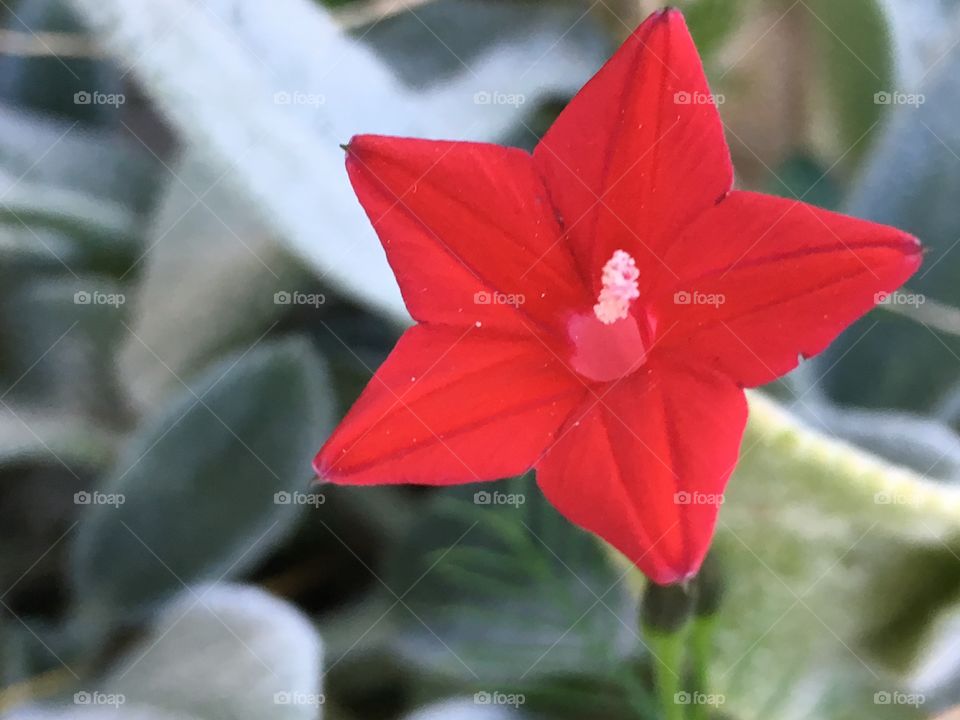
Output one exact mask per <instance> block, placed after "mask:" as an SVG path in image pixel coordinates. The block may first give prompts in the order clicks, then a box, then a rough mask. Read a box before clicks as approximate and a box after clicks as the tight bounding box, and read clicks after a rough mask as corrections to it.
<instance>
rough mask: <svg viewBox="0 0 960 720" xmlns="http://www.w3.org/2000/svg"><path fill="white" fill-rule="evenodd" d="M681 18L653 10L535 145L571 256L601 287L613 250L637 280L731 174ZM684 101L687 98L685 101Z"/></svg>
mask: <svg viewBox="0 0 960 720" xmlns="http://www.w3.org/2000/svg"><path fill="white" fill-rule="evenodd" d="M709 93H710V89H709V87H708V85H707V81H706V78H705V77H704V74H703V67H702V65H701V64H700V58H699V56H698V55H697V50H696V47H695V46H694V44H693V40H692V39H691V37H690V34H689V32H688V31H687V26H686V24H685V23H684V20H683V16H682V15H681V14H680V13H679V12H678V11H676V10H664V11H661V12H659V13H656V14H655V15H653V16H652V17H651V18H650V19H648V20H647V21H646V22H645V23H643V25H641V26H640V27H639V28H638V29H637V31H636V32H635V33H634V34H633V35H632V36H631V37H630V38H629V39H628V40H627V41H626V42H625V43H624V44H623V46H622V47H621V48H620V49H619V50H618V51H617V53H616V54H615V55H614V56H613V58H612V59H611V60H610V61H609V62H608V63H607V64H606V65H604V67H603V68H602V69H601V70H600V72H598V73H597V74H596V75H595V76H594V77H593V79H592V80H590V82H588V83H587V84H586V85H585V86H584V88H583V89H582V90H581V91H580V92H579V93H578V94H577V96H576V97H574V98H573V100H572V101H571V102H570V104H569V105H568V106H567V107H566V109H565V110H564V111H563V112H562V113H561V115H560V117H559V118H558V119H557V121H556V123H554V125H553V127H551V128H550V130H549V132H547V134H546V135H545V136H544V138H543V140H542V141H541V142H540V144H539V145H538V146H537V148H536V150H535V151H534V160H535V161H536V163H537V167H538V168H539V169H540V171H541V173H542V175H543V177H544V179H545V181H546V184H547V189H548V190H549V192H550V195H551V197H552V199H553V202H554V204H555V205H556V206H557V207H558V209H559V210H560V213H561V215H562V217H563V223H564V228H565V231H566V233H567V236H568V238H569V244H570V246H571V248H572V249H573V252H574V255H575V256H576V257H577V259H578V261H579V262H580V265H581V267H582V268H583V269H584V273H585V275H586V276H587V277H589V278H590V279H591V281H592V282H593V283H595V285H594V287H593V289H594V291H596V290H597V289H598V287H597V285H596V284H598V283H599V279H600V269H601V268H602V266H603V263H605V262H606V261H607V260H608V259H609V258H610V256H611V255H613V252H614V251H615V250H617V249H623V250H626V251H627V252H629V253H630V254H631V255H633V257H634V258H635V259H636V261H637V265H638V266H639V267H640V268H641V283H642V284H643V283H645V282H646V281H647V280H648V279H649V277H651V276H652V275H653V274H659V273H663V272H667V273H669V269H668V268H666V267H665V266H664V265H663V263H662V261H661V260H660V258H662V257H663V254H664V252H665V251H666V248H667V247H669V245H670V243H671V242H672V240H673V238H674V236H675V235H676V233H677V232H678V230H680V229H682V227H683V226H684V225H686V224H687V223H688V222H690V221H692V220H693V219H694V218H696V217H697V215H699V214H700V213H701V212H702V211H704V210H705V209H707V208H709V207H711V206H712V205H714V204H715V203H716V202H717V201H718V200H720V198H722V197H723V196H724V195H725V194H726V193H727V192H728V191H729V190H730V187H731V185H732V182H733V167H732V165H731V163H730V153H729V151H728V150H727V144H726V141H725V139H724V136H723V125H722V123H721V122H720V116H719V114H718V113H717V110H716V107H715V106H714V104H713V101H712V99H711V98H710V95H709ZM684 101H687V102H684Z"/></svg>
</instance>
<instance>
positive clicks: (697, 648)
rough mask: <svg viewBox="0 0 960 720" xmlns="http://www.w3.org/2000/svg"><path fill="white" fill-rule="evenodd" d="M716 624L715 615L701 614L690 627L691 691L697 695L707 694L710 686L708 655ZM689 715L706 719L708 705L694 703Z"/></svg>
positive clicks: (694, 718) (693, 719)
mask: <svg viewBox="0 0 960 720" xmlns="http://www.w3.org/2000/svg"><path fill="white" fill-rule="evenodd" d="M715 626H716V616H715V615H709V616H702V617H698V618H696V619H695V620H694V621H693V623H692V625H691V628H690V636H689V640H690V644H689V647H690V659H691V666H692V668H693V691H694V693H699V697H705V696H707V695H708V694H709V693H710V691H711V686H710V655H711V651H712V644H713V630H714V627H715ZM692 707H693V709H692V712H691V713H690V716H691V718H692V720H708V719H709V717H710V707H709V706H708V705H707V704H706V703H702V702H701V703H695V704H694V705H693V706H692Z"/></svg>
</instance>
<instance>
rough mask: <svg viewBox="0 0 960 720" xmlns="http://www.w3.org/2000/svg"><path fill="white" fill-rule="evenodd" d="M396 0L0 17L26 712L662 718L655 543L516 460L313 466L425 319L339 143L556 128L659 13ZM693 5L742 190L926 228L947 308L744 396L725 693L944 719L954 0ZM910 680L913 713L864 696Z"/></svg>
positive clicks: (7, 482) (2, 588) (0, 701)
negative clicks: (478, 478) (654, 649)
mask: <svg viewBox="0 0 960 720" xmlns="http://www.w3.org/2000/svg"><path fill="white" fill-rule="evenodd" d="M390 5H392V4H391V3H381V2H372V1H371V2H365V1H363V0H359V1H355V2H350V3H341V2H325V3H307V2H300V1H298V0H278V1H277V2H274V3H258V2H254V1H253V0H203V2H200V3H196V2H191V1H190V0H169V1H168V2H164V3H156V2H151V1H150V0H71V1H70V2H66V1H65V0H19V2H16V3H8V4H7V5H4V6H3V9H2V10H0V28H2V29H4V30H5V31H7V33H8V34H5V35H4V36H3V40H4V41H5V42H4V43H3V44H0V102H2V104H0V199H2V203H0V475H2V482H0V498H2V505H0V528H2V537H3V543H2V546H0V547H2V550H0V678H2V682H3V684H4V686H5V687H6V689H5V690H4V691H3V692H2V694H0V712H3V713H7V714H5V715H4V717H15V718H21V719H26V718H63V717H69V718H89V719H91V720H98V719H99V718H105V717H125V718H128V719H131V720H133V719H136V718H142V719H143V720H162V719H163V718H173V717H175V718H181V719H184V718H186V719H187V720H189V719H190V718H193V719H194V720H219V718H239V719H241V720H243V719H244V718H247V717H250V718H254V717H258V718H259V717H277V718H289V719H290V720H300V719H301V718H302V719H303V720H307V719H308V718H317V717H319V716H320V715H321V714H323V715H325V716H326V717H327V718H333V719H334V720H366V719H367V718H371V719H374V720H376V719H378V718H383V719H384V720H387V719H388V718H397V717H399V716H401V715H403V714H405V713H415V715H411V716H410V717H411V718H416V720H428V719H429V720H434V719H435V718H476V719H477V720H483V719H485V718H486V719H491V720H492V719H497V718H503V717H516V716H517V715H518V714H523V713H525V714H527V715H530V716H537V717H547V718H570V719H571V720H573V719H574V718H586V717H590V718H593V717H603V718H610V719H613V720H616V719H618V718H623V719H624V720H626V719H628V718H657V717H659V716H660V715H659V711H658V710H657V708H656V705H655V702H654V700H653V698H652V696H651V691H650V684H651V674H652V672H653V670H654V668H655V667H656V663H657V662H658V660H657V658H656V657H654V656H653V655H652V654H651V653H650V652H649V650H648V649H647V645H648V644H649V643H648V642H647V640H649V638H644V637H643V634H642V632H641V631H640V629H639V627H638V625H637V622H636V617H635V615H636V603H637V600H636V598H637V593H636V591H637V589H638V588H637V584H636V583H635V582H633V578H632V573H631V572H630V571H629V570H628V569H625V568H623V567H621V566H620V564H619V561H618V560H617V559H616V558H614V557H613V556H612V555H611V554H610V553H608V552H607V551H606V550H605V549H603V548H601V547H600V546H598V545H597V544H596V542H595V541H594V539H593V538H592V537H590V536H588V535H586V534H584V533H582V532H580V531H579V530H577V529H575V528H573V527H572V526H570V525H569V524H568V523H566V522H565V521H563V520H562V518H560V517H559V516H558V515H557V514H556V513H555V512H554V511H553V510H552V509H551V508H550V507H549V506H548V505H547V504H546V503H545V502H544V501H543V499H542V497H541V496H540V494H539V492H538V491H537V489H536V488H535V486H534V483H533V482H532V479H531V478H529V477H525V478H518V479H514V480H511V481H508V482H507V483H501V484H497V485H484V486H482V487H480V486H478V487H472V486H471V487H464V488H457V489H451V490H444V491H439V492H438V491H424V490H420V489H411V488H393V487H390V488H363V489H359V488H358V489H348V488H326V487H324V488H314V489H311V488H310V486H309V481H310V468H309V459H310V456H311V454H312V453H313V452H314V451H315V450H316V449H317V448H318V447H319V445H320V443H321V442H322V440H323V438H324V437H325V435H326V433H327V432H329V430H330V428H331V427H332V424H333V422H334V421H335V419H336V418H337V417H339V416H340V415H341V414H342V413H343V411H344V409H345V408H346V407H347V406H348V405H349V403H350V402H352V400H353V399H354V398H355V397H356V396H357V394H358V393H359V391H360V389H361V388H362V386H363V384H364V383H365V382H366V381H367V379H368V378H369V377H370V375H371V373H372V371H373V369H375V368H376V367H377V366H378V365H379V363H380V362H382V360H383V359H384V358H385V357H386V355H387V353H388V352H389V351H390V349H391V348H392V346H393V344H394V343H395V341H396V338H397V337H398V335H399V333H400V332H401V330H402V328H403V326H404V325H405V324H406V323H407V322H408V321H409V320H408V318H407V316H406V314H405V311H404V310H403V307H402V304H401V303H400V300H399V294H398V293H397V291H396V287H395V284H394V282H393V280H392V276H391V274H390V270H389V268H388V266H387V265H386V263H385V261H384V258H383V255H382V252H381V250H380V248H379V246H378V243H377V241H376V239H375V237H374V236H373V233H372V231H371V229H370V228H369V226H368V223H367V221H366V219H365V218H364V217H363V214H362V212H361V211H360V210H359V208H358V207H357V205H356V203H355V201H354V199H353V196H352V193H351V191H350V188H349V185H348V184H347V182H346V181H345V178H344V174H343V169H342V155H341V151H340V150H339V148H338V145H339V143H341V142H343V141H344V140H346V139H347V138H349V136H350V135H351V134H353V133H355V132H370V131H379V132H392V133H398V134H405V135H422V136H428V137H465V138H470V139H479V140H491V141H508V142H510V143H511V144H516V145H519V146H522V147H527V148H529V147H532V145H533V144H534V143H535V141H536V138H537V136H538V135H539V134H540V133H542V132H543V130H544V129H545V128H546V127H548V126H549V124H550V122H551V121H552V119H553V118H554V117H555V116H556V114H557V113H558V112H559V111H560V109H561V108H562V106H563V103H564V102H565V101H566V99H567V98H568V97H569V96H570V95H572V93H573V92H575V91H576V90H577V88H579V86H580V85H581V84H582V83H583V82H584V81H585V80H586V79H587V78H589V77H590V75H591V74H592V73H593V72H594V71H595V70H596V69H597V67H598V66H599V65H600V63H601V62H602V61H603V59H604V57H606V56H607V55H608V54H609V53H610V52H611V51H612V49H613V48H614V47H615V45H616V43H617V42H618V41H619V40H620V39H622V38H623V37H624V36H625V34H626V33H628V32H629V31H630V30H632V27H633V26H634V25H635V24H636V23H637V22H639V21H640V20H641V19H642V17H643V16H644V15H645V14H646V13H647V12H649V11H650V10H652V9H653V7H654V5H655V3H653V2H646V1H639V0H623V1H622V2H617V1H614V0H610V2H606V3H600V4H594V5H592V6H591V5H590V4H589V3H582V2H578V1H576V0H551V1H550V2H525V1H520V0H499V1H495V0H434V2H425V3H420V4H418V5H417V6H416V7H414V8H412V9H411V10H410V11H407V12H397V11H396V10H394V9H392V8H391V7H390ZM678 5H679V6H680V7H681V9H682V10H683V11H684V12H685V14H686V16H687V20H688V23H689V24H690V27H691V30H692V32H693V35H694V37H695V39H696V41H697V43H698V46H699V47H700V49H701V51H702V53H703V56H704V62H705V65H706V67H707V70H708V73H709V75H710V77H711V80H712V82H713V85H714V89H715V91H716V92H717V93H719V94H721V95H722V96H723V103H722V105H721V107H720V110H721V114H722V116H723V119H724V122H725V123H726V125H727V130H728V137H729V139H730V142H731V146H732V149H733V152H734V155H735V161H736V164H737V168H738V184H739V185H740V186H743V187H751V188H756V189H762V190H766V191H769V192H774V193H778V194H781V195H784V196H786V197H792V198H798V199H803V200H805V201H809V202H813V203H815V204H818V205H821V206H824V207H829V208H839V209H844V210H847V211H849V212H851V213H853V214H856V215H859V216H863V217H867V218H871V219H874V220H878V221H881V222H887V223H891V224H894V225H898V226H900V227H903V228H905V229H907V230H910V231H912V232H914V233H916V234H917V235H918V236H919V237H920V238H921V239H922V240H923V241H924V243H925V244H926V246H927V247H928V249H929V250H928V256H927V260H926V262H925V265H924V268H923V269H922V270H921V271H920V273H919V274H918V275H917V277H916V278H915V279H914V280H913V282H912V284H911V287H910V288H909V289H908V290H907V291H905V292H908V293H920V294H922V295H921V297H923V298H924V299H925V300H924V302H914V303H913V304H904V305H897V306H896V307H891V306H887V307H881V308H880V309H878V310H877V311H875V312H873V313H871V314H870V315H869V316H868V317H867V318H865V319H864V320H863V322H862V323H860V324H859V325H858V326H855V327H854V328H852V329H851V330H850V332H849V333H848V334H847V335H846V336H845V337H844V338H842V339H841V340H840V341H839V342H838V343H837V344H836V345H835V346H834V347H833V348H831V350H830V351H828V352H827V353H825V354H824V355H823V356H822V357H821V358H818V359H816V360H814V361H812V362H809V363H805V364H804V365H803V366H802V367H801V368H800V369H799V370H798V371H797V372H796V373H794V374H793V375H792V376H791V377H789V378H787V379H786V380H785V381H783V382H781V383H778V384H777V385H776V386H775V387H772V388H770V389H769V390H770V392H771V393H772V394H775V395H776V396H777V397H778V399H780V400H781V401H782V402H783V403H784V404H785V405H787V406H788V407H789V409H790V410H791V412H792V414H793V417H790V416H787V415H786V414H785V413H784V412H783V411H782V410H780V409H778V408H777V407H775V406H773V405H771V404H770V403H769V401H767V400H764V399H763V398H761V397H754V398H753V400H752V417H753V419H752V422H751V426H750V431H749V433H748V436H747V438H746V440H745V444H744V450H743V454H742V455H743V460H742V463H741V466H740V468H739V469H738V471H737V474H736V477H735V478H734V480H733V482H732V484H731V491H730V495H729V497H728V506H727V507H725V509H724V511H723V513H722V514H721V525H720V530H719V534H718V542H717V550H718V556H719V560H720V562H721V566H722V567H723V569H724V571H725V573H726V575H727V578H728V586H729V592H728V594H727V596H726V597H725V599H724V601H723V604H722V606H721V610H720V615H719V619H718V628H717V630H716V633H717V634H716V636H715V638H714V641H713V643H712V649H713V660H712V663H711V667H710V674H711V678H712V682H713V683H714V685H715V690H716V692H719V693H723V695H724V698H725V702H724V703H723V705H722V706H721V708H720V712H721V714H722V716H724V717H733V718H744V719H745V720H746V719H749V718H758V719H759V718H769V717H776V718H785V719H787V720H789V718H794V717H796V718H800V717H822V718H831V719H832V718H838V719H841V720H847V719H849V720H854V719H857V720H858V719H859V718H876V717H884V718H886V717H890V718H915V717H929V716H931V715H932V714H934V713H935V712H937V711H939V710H941V709H945V708H947V707H948V706H950V705H951V704H955V703H960V656H958V654H957V647H958V646H960V632H958V631H960V623H958V622H957V620H956V618H957V617H958V607H957V600H958V597H957V594H958V591H960V565H958V561H957V554H956V553H958V551H960V547H958V542H960V539H958V523H960V510H958V507H960V503H958V502H957V500H956V498H955V491H954V490H953V488H950V487H948V486H947V484H948V483H950V482H951V481H953V480H954V479H956V478H957V477H958V473H960V440H958V437H957V435H956V431H957V430H958V429H960V427H958V424H960V399H958V398H960V383H958V380H960V377H958V373H957V371H956V369H957V363H960V345H958V340H957V337H958V335H960V315H958V314H957V313H958V312H960V311H957V310H955V309H954V307H955V306H957V305H960V297H955V295H956V293H957V290H956V288H957V284H956V283H955V282H952V281H951V279H952V278H954V277H956V276H957V272H958V271H960V265H958V261H957V260H955V257H957V256H956V254H955V253H953V250H954V248H955V246H956V244H957V238H958V237H960V227H958V221H957V218H958V217H960V216H958V214H957V213H956V210H955V208H954V207H953V205H954V204H955V202H954V198H955V196H956V195H957V193H958V192H960V157H958V154H960V134H958V130H957V124H956V122H955V118H956V111H957V108H958V107H960V92H958V85H957V82H956V80H955V77H956V74H957V73H956V70H957V64H958V62H960V54H958V51H957V50H956V47H954V46H955V45H956V43H957V40H958V39H960V15H958V12H960V11H958V6H957V3H955V2H948V1H947V0H849V1H847V0H845V1H844V2H842V3H838V2H835V1H832V0H822V1H821V0H806V1H805V2H800V3H793V2H790V1H788V0H680V1H679V2H678ZM85 26H86V27H89V28H90V35H88V34H87V32H86V31H85V30H83V29H82V28H83V27H85ZM10 33H12V34H10ZM94 38H95V39H96V43H93V42H90V41H91V40H92V39H94ZM14 39H16V41H17V42H16V43H13V40H14ZM81 41H82V42H81ZM8 42H9V43H12V44H10V45H9V46H8V45H7V44H6V43H8ZM22 48H30V49H31V50H30V51H29V52H27V51H25V50H23V49H22ZM63 48H67V49H68V50H69V51H66V50H63ZM77 48H80V50H79V51H76V52H75V51H74V50H76V49H77ZM101 50H105V51H106V53H108V54H109V57H108V55H107V54H104V53H103V52H101ZM110 57H112V58H113V59H109V58H110ZM77 93H81V95H79V96H78V95H77ZM82 93H87V95H82ZM94 93H100V96H98V97H100V98H101V99H103V98H106V97H107V96H113V97H114V98H117V96H122V98H123V100H122V101H120V100H115V102H113V103H112V104H111V103H110V102H100V101H96V102H94V101H93V100H92V98H93V94H94ZM485 93H486V95H485ZM490 93H502V94H504V95H511V96H513V97H515V98H520V100H518V101H517V102H515V103H513V104H497V103H491V102H484V98H485V97H489V94H490ZM911 97H912V98H913V99H914V101H913V102H909V101H908V98H911ZM918 97H922V101H920V100H917V98H918ZM878 98H879V99H878ZM884 98H890V99H889V100H888V101H885V100H884ZM893 98H897V99H893ZM295 295H296V296H297V297H301V298H312V300H310V301H306V302H294V301H293V300H292V298H293V297H294V296H295ZM894 310H895V311H896V312H893V311H894ZM823 436H837V437H839V438H843V439H846V440H849V441H851V442H854V443H857V444H859V445H860V446H861V447H863V448H866V449H867V450H869V451H870V452H872V453H875V454H877V455H881V456H883V457H884V458H886V459H887V460H889V461H891V462H892V463H894V464H896V465H902V466H906V467H909V468H912V469H913V470H914V471H916V472H915V473H911V472H908V471H907V470H905V469H902V468H895V467H893V466H891V465H887V464H884V463H881V462H880V461H878V460H874V459H872V458H870V457H868V456H867V455H865V454H863V453H862V452H860V451H859V450H856V449H853V448H850V447H848V446H846V445H843V444H842V443H840V442H838V441H836V440H829V441H828V440H826V439H824V437H823ZM936 483H939V484H936ZM493 492H497V493H499V494H500V495H499V496H498V497H499V498H508V497H511V496H512V498H513V502H499V501H498V502H493V500H492V497H493V496H492V495H487V496H483V495H479V496H475V493H493ZM278 493H279V495H278ZM121 498H122V501H121V500H120V499H121ZM485 498H487V499H490V500H491V501H490V502H485ZM520 498H522V503H521V502H520V500H519V499H520ZM278 596H279V597H278ZM280 598H283V599H280ZM315 628H319V629H320V631H321V632H322V635H323V637H324V643H325V648H324V646H322V645H321V643H320V640H319V637H318V634H317V631H316V629H315ZM686 681H687V679H686V678H685V679H684V682H685V683H686ZM97 692H102V693H105V694H106V695H108V696H110V695H113V696H117V695H119V696H122V697H124V698H125V702H124V704H123V706H122V707H120V708H119V709H118V710H116V711H115V710H114V708H113V707H110V706H107V705H103V706H99V705H97V704H96V703H95V702H93V698H94V693H97ZM899 692H902V693H907V694H909V693H923V694H924V698H925V699H926V700H927V702H926V703H922V704H920V707H914V706H911V705H909V704H903V703H893V702H891V703H884V702H883V701H882V700H881V701H880V704H878V701H877V700H876V699H875V697H874V694H875V693H888V694H889V695H888V696H889V697H894V694H895V693H899ZM75 693H88V697H89V698H90V700H91V702H90V703H89V704H87V705H84V704H83V700H82V698H83V697H85V696H82V695H81V696H80V697H81V700H80V701H77V700H76V696H75ZM278 693H280V695H277V694H278ZM474 693H480V694H481V695H478V696H476V697H479V698H481V699H480V701H479V702H478V701H475V700H474V698H472V697H470V696H472V695H474ZM483 693H487V694H488V695H487V696H484V695H483ZM492 693H503V694H505V695H512V696H515V697H521V696H522V697H523V699H524V702H523V704H522V707H521V708H519V709H515V708H512V707H509V706H502V705H501V706H498V705H496V704H484V701H483V699H482V698H483V697H488V696H489V695H490V694H492ZM278 698H279V699H278ZM294 698H298V699H299V701H297V702H294V701H293V700H294ZM450 698H465V699H462V700H456V699H454V700H451V699H450ZM285 699H286V700H289V702H286V701H285ZM78 702H80V703H81V704H78ZM425 703H426V704H428V705H429V707H423V708H421V706H422V705H424V704H425ZM418 708H420V709H419V710H418ZM884 713H886V714H884ZM719 716H720V715H717V717H719Z"/></svg>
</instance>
